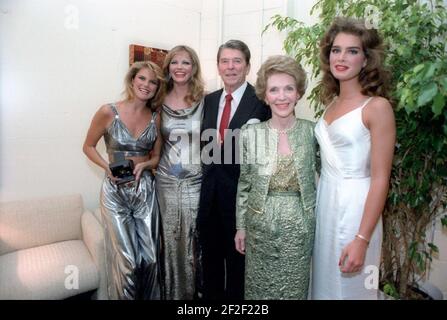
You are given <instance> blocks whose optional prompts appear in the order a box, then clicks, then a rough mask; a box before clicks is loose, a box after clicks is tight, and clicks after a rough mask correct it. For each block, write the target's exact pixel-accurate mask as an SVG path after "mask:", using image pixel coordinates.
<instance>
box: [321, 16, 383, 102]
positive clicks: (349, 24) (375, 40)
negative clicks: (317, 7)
mask: <svg viewBox="0 0 447 320" xmlns="http://www.w3.org/2000/svg"><path fill="white" fill-rule="evenodd" d="M341 32H342V33H347V34H351V35H354V36H358V37H359V38H360V41H361V43H362V46H363V48H362V49H363V52H364V53H365V56H366V58H367V64H366V66H365V67H364V68H362V70H361V71H360V74H359V77H358V79H359V83H360V85H361V87H362V91H361V92H362V94H364V95H367V96H382V97H385V98H387V99H389V96H388V85H389V73H388V71H386V70H385V69H384V68H383V60H384V49H383V44H382V38H381V37H380V35H379V33H378V32H377V30H376V29H368V28H366V26H365V22H364V21H363V20H357V19H353V18H345V17H338V18H336V19H335V20H334V22H333V23H332V25H331V26H330V27H329V29H328V30H327V31H326V33H325V35H324V36H323V39H322V40H321V42H320V66H321V70H322V72H323V78H322V80H321V84H322V92H321V95H320V101H321V102H322V103H323V104H325V105H327V104H328V103H330V102H331V101H332V100H333V99H334V97H335V96H337V95H338V94H339V93H340V83H339V81H338V80H337V79H336V78H335V77H334V76H333V75H332V73H331V70H330V66H329V55H330V53H331V49H332V44H333V43H334V39H335V37H336V36H337V34H339V33H341Z"/></svg>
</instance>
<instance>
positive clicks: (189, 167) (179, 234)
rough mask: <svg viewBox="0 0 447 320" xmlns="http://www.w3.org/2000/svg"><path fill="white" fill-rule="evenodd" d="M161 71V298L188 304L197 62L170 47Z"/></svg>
mask: <svg viewBox="0 0 447 320" xmlns="http://www.w3.org/2000/svg"><path fill="white" fill-rule="evenodd" d="M163 72H164V75H165V77H166V78H167V85H166V88H165V90H166V92H165V94H166V96H165V98H164V100H163V104H162V108H161V116H162V124H161V134H162V137H163V140H164V145H163V149H162V156H161V160H160V164H159V166H158V169H157V172H156V189H157V194H158V200H159V204H160V212H161V217H162V227H163V236H162V237H163V244H164V248H163V256H164V264H163V269H164V279H165V280H164V286H165V298H166V299H168V300H172V299H174V300H189V299H193V298H194V295H195V294H196V279H197V276H196V274H197V270H198V268H197V267H198V259H199V254H198V252H197V249H198V248H197V234H196V217H197V211H198V206H199V196H200V186H201V180H202V172H201V165H200V123H201V118H202V111H203V100H202V97H203V93H204V89H203V87H204V86H203V80H202V76H201V70H200V63H199V59H198V57H197V54H196V53H195V51H194V50H193V49H192V48H190V47H187V46H183V45H181V46H176V47H174V48H173V49H172V50H171V51H170V52H169V53H168V55H167V56H166V59H165V62H164V65H163Z"/></svg>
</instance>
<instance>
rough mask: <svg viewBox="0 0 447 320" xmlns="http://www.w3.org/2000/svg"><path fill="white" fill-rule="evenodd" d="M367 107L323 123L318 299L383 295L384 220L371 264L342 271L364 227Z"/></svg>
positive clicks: (315, 271) (315, 274)
mask: <svg viewBox="0 0 447 320" xmlns="http://www.w3.org/2000/svg"><path fill="white" fill-rule="evenodd" d="M370 100H371V98H368V99H367V100H366V101H365V102H364V103H363V104H362V105H361V106H359V107H358V108H356V109H354V110H352V111H350V112H348V113H346V114H345V115H343V116H341V117H340V118H338V119H336V120H335V121H333V122H332V123H331V124H329V125H328V124H327V123H326V121H325V120H324V119H323V117H321V118H320V120H319V121H318V122H317V125H316V127H315V135H316V138H317V140H318V143H319V145H320V150H321V151H320V152H321V165H322V168H321V176H320V180H319V184H318V189H317V207H316V217H317V222H316V233H315V243H314V251H313V262H312V293H311V295H312V299H343V300H345V299H352V300H355V299H361V300H370V299H377V284H378V280H379V279H378V276H379V265H380V254H381V247H382V220H381V219H380V220H379V222H378V223H377V225H376V228H375V229H374V232H373V234H372V237H371V240H370V244H369V247H368V249H367V252H366V259H365V264H364V266H363V268H362V270H361V271H359V272H356V273H342V272H341V271H340V268H339V266H338V261H339V258H340V255H341V251H342V249H343V248H344V247H345V246H346V245H347V244H348V243H349V242H351V241H352V240H354V237H355V235H356V234H357V233H358V231H359V226H360V222H361V219H362V215H363V210H364V206H365V201H366V197H367V194H368V191H369V186H370V182H371V175H370V160H371V136H370V132H369V130H368V129H367V128H366V127H365V125H364V124H363V121H362V110H363V109H364V107H365V106H366V105H367V104H368V102H369V101H370Z"/></svg>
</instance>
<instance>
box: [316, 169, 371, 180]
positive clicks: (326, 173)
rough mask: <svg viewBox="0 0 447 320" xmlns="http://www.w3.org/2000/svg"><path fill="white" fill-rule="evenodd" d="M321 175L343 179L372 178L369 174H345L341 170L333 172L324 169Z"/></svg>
mask: <svg viewBox="0 0 447 320" xmlns="http://www.w3.org/2000/svg"><path fill="white" fill-rule="evenodd" d="M321 176H324V177H328V178H333V179H343V180H362V179H369V178H371V175H369V174H361V173H358V174H351V175H349V174H345V173H341V172H333V171H330V170H322V171H321Z"/></svg>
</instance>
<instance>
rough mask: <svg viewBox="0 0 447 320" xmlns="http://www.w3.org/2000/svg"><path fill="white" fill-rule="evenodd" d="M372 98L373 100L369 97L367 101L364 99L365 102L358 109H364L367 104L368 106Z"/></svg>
mask: <svg viewBox="0 0 447 320" xmlns="http://www.w3.org/2000/svg"><path fill="white" fill-rule="evenodd" d="M372 98H374V97H369V98H368V99H366V101H365V102H363V104H362V105H361V106H360V108H359V109H362V108H364V107H365V106H366V105H367V104H368V102H370V101H371V99H372Z"/></svg>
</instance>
